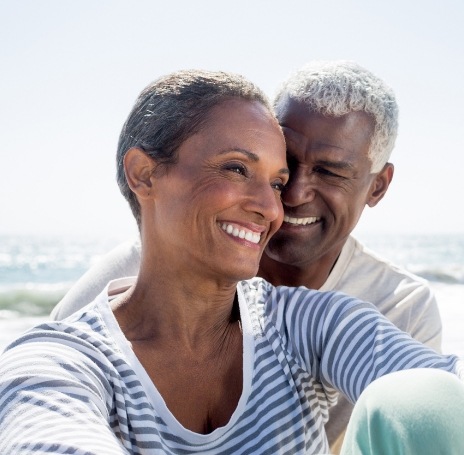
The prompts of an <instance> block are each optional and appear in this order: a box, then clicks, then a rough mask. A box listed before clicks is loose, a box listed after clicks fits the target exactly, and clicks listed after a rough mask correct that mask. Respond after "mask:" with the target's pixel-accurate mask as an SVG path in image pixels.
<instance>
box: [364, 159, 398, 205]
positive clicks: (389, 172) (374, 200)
mask: <svg viewBox="0 0 464 455" xmlns="http://www.w3.org/2000/svg"><path fill="white" fill-rule="evenodd" d="M394 170H395V168H394V166H393V164H392V163H386V164H385V166H384V167H383V169H382V170H381V171H380V172H379V173H378V174H377V175H376V176H375V177H374V181H373V182H372V185H371V189H370V193H369V197H368V198H367V205H368V206H369V207H375V206H376V205H377V204H378V202H379V201H380V200H381V199H382V198H383V197H384V196H385V193H386V192H387V190H388V187H389V186H390V182H391V181H392V178H393V172H394Z"/></svg>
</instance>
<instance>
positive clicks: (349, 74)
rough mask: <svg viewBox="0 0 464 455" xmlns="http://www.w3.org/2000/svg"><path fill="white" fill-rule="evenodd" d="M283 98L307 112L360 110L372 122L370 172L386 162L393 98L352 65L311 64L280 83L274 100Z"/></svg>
mask: <svg viewBox="0 0 464 455" xmlns="http://www.w3.org/2000/svg"><path fill="white" fill-rule="evenodd" d="M286 97H289V98H291V99H294V100H296V101H299V102H303V103H304V104H305V105H306V106H307V107H308V109H309V111H310V112H315V113H318V114H322V115H326V116H332V117H340V116H342V115H345V114H348V113H350V112H353V111H355V112H357V111H363V112H366V113H367V114H369V115H370V116H371V117H372V118H373V119H374V122H375V127H374V134H373V136H372V139H371V144H370V149H369V158H370V160H371V162H372V164H371V172H374V173H375V172H379V171H381V170H382V168H383V166H384V165H385V163H386V162H387V161H388V160H389V158H390V155H391V152H392V150H393V147H394V145H395V140H396V136H397V133H398V105H397V103H396V100H395V95H394V93H393V91H392V89H391V88H390V87H388V86H387V85H386V84H385V83H384V82H383V81H382V80H381V79H379V78H378V77H377V76H375V75H374V74H372V73H371V72H370V71H368V70H366V69H365V68H363V67H362V66H360V65H358V64H357V63H355V62H351V61H346V60H335V61H314V62H311V63H308V64H307V65H305V66H303V67H302V68H300V69H299V70H297V71H296V72H295V73H293V74H292V75H290V77H289V78H288V79H287V80H286V81H284V82H283V84H282V85H281V87H280V88H279V90H278V92H277V94H276V96H275V100H274V108H276V113H277V117H279V112H278V109H277V107H278V105H279V102H280V101H281V100H284V99H285V98H286Z"/></svg>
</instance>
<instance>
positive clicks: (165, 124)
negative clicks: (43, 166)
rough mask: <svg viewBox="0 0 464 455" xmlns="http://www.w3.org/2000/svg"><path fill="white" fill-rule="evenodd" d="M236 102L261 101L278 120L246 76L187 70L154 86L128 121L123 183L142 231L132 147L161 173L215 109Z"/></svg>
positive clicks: (120, 159) (120, 161) (119, 159)
mask: <svg viewBox="0 0 464 455" xmlns="http://www.w3.org/2000/svg"><path fill="white" fill-rule="evenodd" d="M233 98H240V99H244V100H247V101H258V102H260V103H261V104H262V105H264V106H265V107H266V108H267V109H268V111H269V113H270V114H271V115H272V116H274V113H273V110H272V107H271V105H270V103H269V100H268V98H267V97H266V95H265V94H264V93H263V92H262V91H261V90H260V89H259V88H258V87H257V86H256V85H254V84H253V83H251V82H250V81H248V80H247V79H245V78H244V77H243V76H240V75H238V74H233V73H225V72H213V71H203V70H183V71H177V72H175V73H172V74H169V75H167V76H163V77H161V78H159V79H157V80H155V81H154V82H153V83H151V84H150V85H148V86H147V87H146V88H145V89H144V90H143V91H142V93H141V94H140V95H139V97H138V98H137V100H136V102H135V104H134V107H133V108H132V111H131V112H130V114H129V117H128V118H127V120H126V122H125V124H124V126H123V128H122V131H121V134H120V137H119V143H118V150H117V155H116V164H117V181H118V185H119V189H120V190H121V193H122V194H123V196H124V197H125V198H126V199H127V201H128V202H129V206H130V208H131V210H132V213H133V214H134V216H135V219H136V221H137V224H138V225H139V226H140V205H139V202H138V201H137V198H136V197H135V194H134V193H133V192H132V191H131V189H130V188H129V185H128V183H127V179H126V175H125V173H124V156H125V155H126V153H127V151H128V150H129V149H130V148H132V147H137V148H139V149H141V150H143V151H144V152H145V153H146V154H147V155H148V156H150V157H151V158H153V159H154V160H155V161H156V166H157V169H158V168H159V167H160V166H161V167H166V166H170V165H174V164H175V163H176V162H177V149H178V148H179V146H180V145H181V144H182V143H183V142H184V141H185V140H186V139H188V138H189V137H190V136H192V135H193V134H195V133H197V132H199V131H200V130H201V128H203V126H204V125H205V123H206V121H207V119H208V115H209V113H210V111H211V109H212V108H213V107H215V106H217V105H218V104H220V103H222V102H224V101H226V100H229V99H233Z"/></svg>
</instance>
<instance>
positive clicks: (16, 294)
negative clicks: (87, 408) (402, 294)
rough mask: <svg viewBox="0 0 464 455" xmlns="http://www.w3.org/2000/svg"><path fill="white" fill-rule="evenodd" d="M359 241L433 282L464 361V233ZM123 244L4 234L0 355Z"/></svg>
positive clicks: (450, 345)
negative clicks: (8, 344)
mask: <svg viewBox="0 0 464 455" xmlns="http://www.w3.org/2000/svg"><path fill="white" fill-rule="evenodd" d="M357 237H358V238H359V239H360V240H361V241H362V242H363V243H364V244H366V245H367V246H368V247H370V248H371V249H373V250H375V251H376V252H378V253H379V254H381V255H383V256H385V257H387V258H389V259H390V260H391V261H392V262H395V263H396V264H399V265H401V266H403V267H405V268H406V269H408V270H410V271H411V272H413V273H415V274H417V275H419V276H422V277H424V278H426V279H427V280H429V281H430V283H431V284H432V287H433V288H434V290H435V292H436V294H437V298H438V301H439V305H440V311H441V314H442V319H443V325H444V350H445V351H450V352H455V353H457V354H459V355H461V356H463V357H464V234H455V235H450V234H446V235H412V234H407V235H398V234H388V235H385V234H382V235H376V234H369V235H360V234H358V235H357ZM123 240H125V239H120V238H101V237H98V238H89V237H86V238H76V237H73V238H66V237H61V238H57V237H44V236H35V237H34V236H14V235H10V236H5V235H3V236H1V235H0V350H1V349H2V348H3V347H4V346H5V345H6V344H7V343H8V341H10V340H11V339H12V338H14V337H15V336H17V335H19V334H20V333H22V332H23V331H24V330H26V329H27V328H28V327H30V326H31V325H33V324H35V323H38V322H41V321H43V320H45V319H47V317H48V314H49V313H50V311H51V309H52V308H53V307H54V305H56V303H57V302H58V301H59V300H60V299H61V298H62V297H63V296H64V294H65V293H66V291H67V290H68V289H69V288H70V287H71V286H72V284H73V283H74V282H75V281H76V280H77V279H78V278H79V277H80V276H81V275H82V274H83V273H84V272H85V271H86V270H87V269H88V268H89V267H90V266H91V265H92V264H94V263H95V262H96V261H98V259H99V258H100V257H101V256H102V255H103V254H105V253H106V252H108V251H109V250H110V249H111V248H113V247H114V246H116V245H117V244H118V243H120V242H121V241H123Z"/></svg>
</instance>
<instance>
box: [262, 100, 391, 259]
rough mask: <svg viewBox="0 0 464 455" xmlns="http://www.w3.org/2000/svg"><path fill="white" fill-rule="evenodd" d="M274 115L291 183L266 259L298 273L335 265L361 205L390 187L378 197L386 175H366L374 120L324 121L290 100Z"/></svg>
mask: <svg viewBox="0 0 464 455" xmlns="http://www.w3.org/2000/svg"><path fill="white" fill-rule="evenodd" d="M276 112H277V117H278V119H279V122H280V124H281V126H282V128H283V131H284V135H285V140H286V145H287V161H288V166H289V169H290V180H289V183H288V184H287V187H286V189H285V191H284V193H283V194H282V201H283V204H284V213H285V217H284V223H283V225H282V227H281V228H280V229H279V231H278V232H277V233H276V234H275V235H274V236H273V238H272V239H271V241H270V242H269V245H268V246H267V248H266V252H265V254H266V255H267V256H268V257H269V258H271V259H273V260H275V261H277V262H280V263H284V264H288V265H294V266H297V267H304V265H305V264H308V263H311V262H313V261H315V260H318V259H320V258H321V257H322V256H325V255H327V254H329V255H330V256H331V257H333V260H335V259H336V257H338V254H339V253H340V250H341V248H342V247H343V244H344V243H345V241H346V239H347V237H348V236H349V234H350V233H351V231H352V230H353V228H354V227H355V226H356V224H357V222H358V220H359V217H360V216H361V213H362V211H363V209H364V207H365V205H366V204H369V205H371V206H372V205H375V204H376V203H377V202H378V200H380V199H381V197H382V196H383V194H384V193H385V191H386V188H387V187H388V183H389V181H388V183H387V185H386V187H385V189H384V190H383V191H382V194H381V196H380V197H379V196H378V195H377V193H378V192H379V185H381V184H382V181H383V180H382V178H380V180H378V179H379V174H382V172H384V171H382V172H381V173H379V174H371V172H370V169H371V161H370V160H369V158H368V152H369V146H370V142H371V137H372V134H373V130H374V122H373V119H372V118H371V117H370V116H369V115H367V114H366V113H364V112H351V113H349V114H347V115H344V116H342V117H326V116H323V115H320V114H315V113H310V112H308V109H307V108H306V107H305V106H304V104H302V103H300V102H297V101H295V100H291V99H285V100H283V101H281V103H280V104H279V105H278V106H277V109H276ZM390 178H391V175H390ZM384 183H385V182H384Z"/></svg>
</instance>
